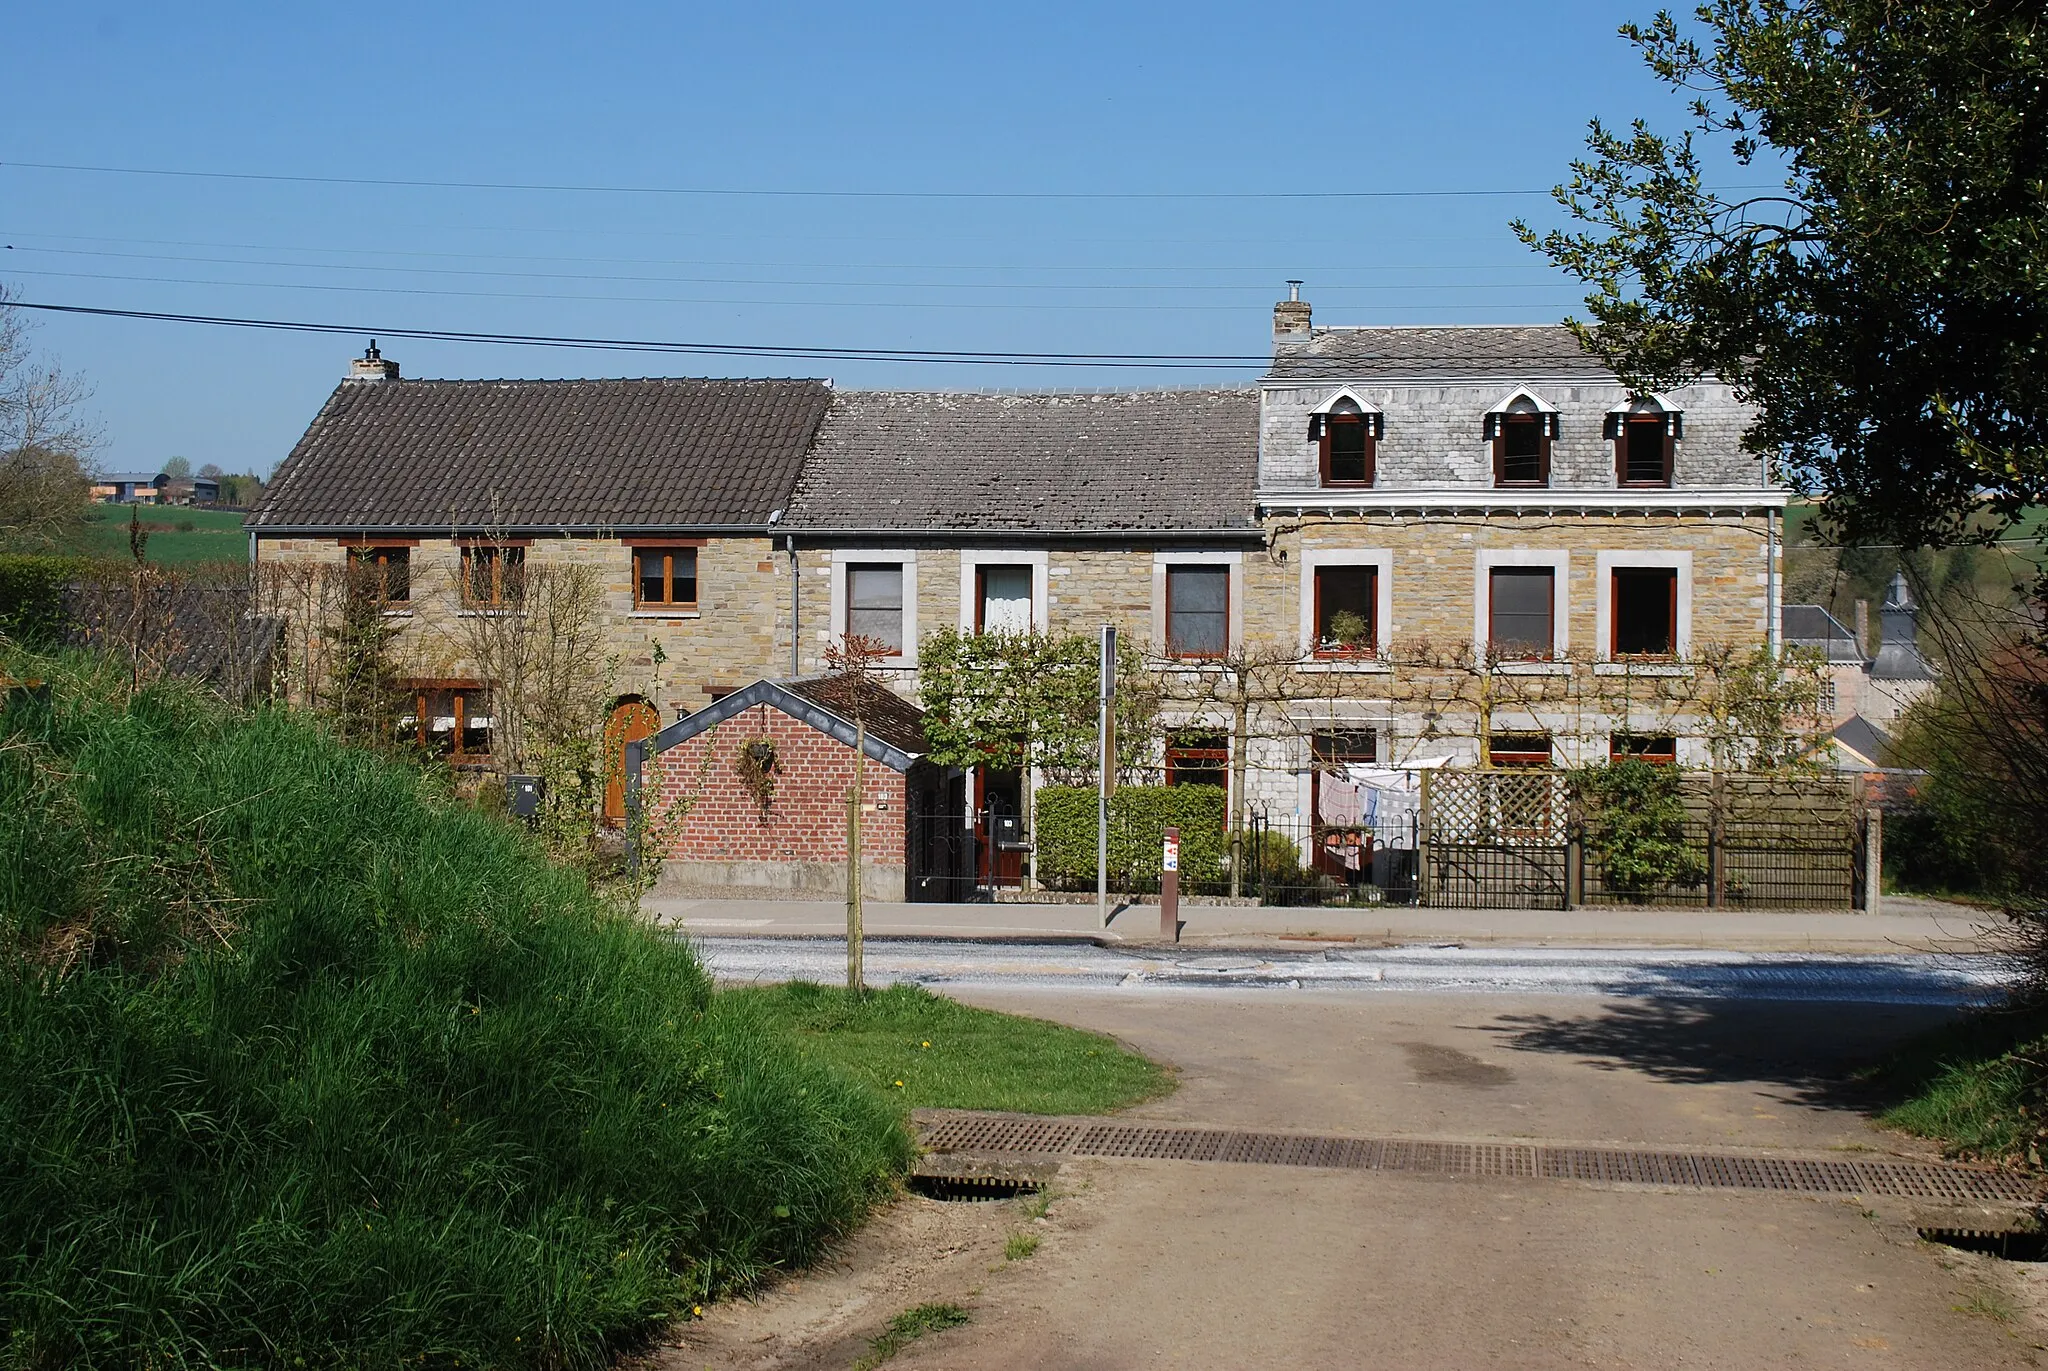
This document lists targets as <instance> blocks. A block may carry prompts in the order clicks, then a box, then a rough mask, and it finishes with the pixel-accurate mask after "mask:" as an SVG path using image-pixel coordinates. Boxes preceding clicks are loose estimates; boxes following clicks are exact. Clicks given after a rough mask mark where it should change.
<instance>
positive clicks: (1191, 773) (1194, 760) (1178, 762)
mask: <svg viewBox="0 0 2048 1371" xmlns="http://www.w3.org/2000/svg"><path fill="white" fill-rule="evenodd" d="M1166 783H1167V784H1168V785H1213V786H1216V787H1218V788H1219V789H1224V790H1228V789H1229V788H1230V740H1229V739H1228V738H1226V737H1224V735H1223V734H1221V733H1217V732H1214V731H1212V730H1209V729H1191V728H1183V729H1179V730H1177V731H1175V732H1172V733H1169V734H1167V735H1166Z"/></svg>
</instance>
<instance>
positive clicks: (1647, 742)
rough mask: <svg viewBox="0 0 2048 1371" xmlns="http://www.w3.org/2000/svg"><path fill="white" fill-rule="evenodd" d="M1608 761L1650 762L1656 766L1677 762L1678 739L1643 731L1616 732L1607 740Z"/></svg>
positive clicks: (1670, 764)
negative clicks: (1652, 734) (1651, 734)
mask: <svg viewBox="0 0 2048 1371" xmlns="http://www.w3.org/2000/svg"><path fill="white" fill-rule="evenodd" d="M1607 760H1608V761H1610V762H1626V761H1638V762H1651V763H1654V764H1655V765H1657V766H1676V765H1677V764H1678V739H1676V738H1671V737H1661V738H1659V737H1651V736H1649V735H1648V734H1643V733H1617V734H1615V735H1613V736H1612V737H1610V738H1609V739H1608V740H1607Z"/></svg>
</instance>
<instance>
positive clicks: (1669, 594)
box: [1608, 567, 1678, 659]
mask: <svg viewBox="0 0 2048 1371" xmlns="http://www.w3.org/2000/svg"><path fill="white" fill-rule="evenodd" d="M1608 603H1609V612H1610V613H1611V614H1612V615H1613V619H1614V623H1613V625H1612V638H1613V641H1612V642H1611V643H1610V644H1609V645H1608V650H1609V652H1610V653H1611V654H1612V655H1613V656H1614V657H1615V658H1617V659H1622V658H1631V657H1634V658H1651V659H1656V658H1665V657H1671V656H1675V655H1676V654H1677V652H1678V569H1677V568H1676V567H1616V568H1615V569H1614V581H1613V584H1612V588H1611V594H1610V596H1609V602H1608Z"/></svg>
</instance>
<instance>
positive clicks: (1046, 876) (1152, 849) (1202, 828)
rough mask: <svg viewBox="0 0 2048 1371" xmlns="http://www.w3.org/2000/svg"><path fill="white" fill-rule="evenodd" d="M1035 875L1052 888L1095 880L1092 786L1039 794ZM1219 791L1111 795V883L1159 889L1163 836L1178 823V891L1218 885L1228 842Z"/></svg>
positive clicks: (1138, 789) (1135, 789)
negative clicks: (1036, 873)
mask: <svg viewBox="0 0 2048 1371" xmlns="http://www.w3.org/2000/svg"><path fill="white" fill-rule="evenodd" d="M1037 800H1038V816H1037V817H1038V826H1037V832H1036V834H1035V835H1034V837H1035V841H1036V842H1037V846H1038V879H1039V881H1040V882H1041V883H1043V884H1044V885H1046V886H1048V887H1050V888H1052V889H1055V890H1082V889H1092V888H1093V887H1094V885H1095V849H1096V833H1095V788H1094V787H1093V786H1046V787H1044V788H1043V789H1041V790H1040V791H1039V792H1038V796H1037ZM1225 813H1226V807H1225V803H1224V794H1223V789H1222V787H1220V786H1213V785H1174V786H1157V785H1133V786H1124V787H1122V788H1121V789H1119V790H1118V791H1117V792H1116V793H1115V794H1114V795H1112V796H1111V797H1110V801H1109V883H1110V886H1111V887H1112V888H1113V889H1116V890H1119V891H1151V890H1157V889H1158V888H1159V862H1160V845H1161V838H1162V837H1163V836H1164V834H1165V831H1166V829H1167V828H1168V827H1169V826H1177V827H1178V828H1179V829H1180V882H1181V889H1182V890H1183V891H1192V890H1196V889H1202V888H1205V887H1210V886H1216V885H1220V884H1221V883H1222V882H1223V881H1224V880H1225V879H1226V878H1227V872H1228V863H1227V861H1226V858H1227V856H1228V854H1229V851H1230V844H1229V842H1228V840H1227V837H1226V832H1225V818H1224V816H1225Z"/></svg>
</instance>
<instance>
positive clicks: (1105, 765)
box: [1095, 624, 1116, 928]
mask: <svg viewBox="0 0 2048 1371" xmlns="http://www.w3.org/2000/svg"><path fill="white" fill-rule="evenodd" d="M1097 681H1098V685H1097V690H1096V696H1097V706H1098V708H1099V709H1100V711H1101V717H1100V718H1099V720H1098V721H1097V729H1098V734H1097V741H1098V748H1097V757H1096V761H1097V763H1098V765H1097V768H1096V776H1095V926H1096V927H1097V928H1108V927H1109V792H1110V790H1111V789H1112V788H1113V787H1114V786H1115V785H1116V709H1115V700H1116V628H1115V626H1114V625H1111V624H1104V625H1103V626H1102V663H1101V665H1100V667H1099V668H1098V670H1097Z"/></svg>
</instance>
